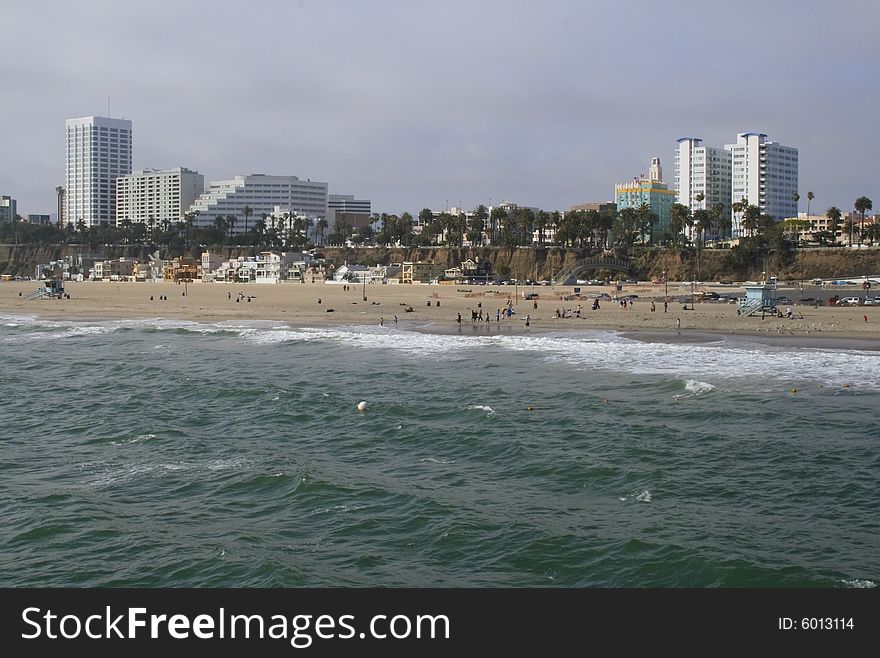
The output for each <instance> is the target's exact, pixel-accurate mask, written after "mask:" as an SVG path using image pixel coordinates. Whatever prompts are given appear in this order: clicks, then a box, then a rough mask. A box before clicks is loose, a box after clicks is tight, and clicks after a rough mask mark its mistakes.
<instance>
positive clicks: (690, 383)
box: [684, 379, 715, 395]
mask: <svg viewBox="0 0 880 658" xmlns="http://www.w3.org/2000/svg"><path fill="white" fill-rule="evenodd" d="M684 390H686V391H688V392H689V393H692V394H693V395H700V394H702V393H708V392H709V391H714V390H715V387H714V386H712V384H710V383H709V382H700V381H697V380H696V379H688V380H685V383H684Z"/></svg>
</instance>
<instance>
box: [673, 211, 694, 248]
mask: <svg viewBox="0 0 880 658" xmlns="http://www.w3.org/2000/svg"><path fill="white" fill-rule="evenodd" d="M690 216H691V211H690V208H688V207H687V206H685V205H683V204H681V203H673V204H672V206H671V207H670V208H669V233H670V239H671V240H672V242H674V243H678V242H679V241H680V238H681V236H682V235H683V234H684V228H685V226H687V225H688V221H689V220H690Z"/></svg>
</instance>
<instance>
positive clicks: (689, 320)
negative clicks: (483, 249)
mask: <svg viewBox="0 0 880 658" xmlns="http://www.w3.org/2000/svg"><path fill="white" fill-rule="evenodd" d="M39 285H40V284H39V283H38V282H35V281H21V282H19V281H16V282H3V283H0V314H11V315H20V316H36V317H39V318H42V319H49V320H69V321H76V322H92V321H97V320H125V319H168V320H191V321H196V322H223V321H236V320H239V321H249V320H250V321H253V320H265V321H272V322H279V323H284V324H286V325H288V326H291V327H331V326H349V325H366V326H369V325H380V324H383V325H386V326H389V327H391V326H394V316H395V315H396V316H397V318H398V326H400V327H401V328H407V329H410V330H415V331H421V332H423V333H437V334H457V333H460V334H462V335H530V334H531V335H547V334H552V333H557V332H559V333H569V332H570V333H580V332H589V331H612V332H614V333H616V334H619V335H621V336H623V337H624V338H630V339H633V340H640V341H646V342H676V343H679V342H686V343H694V344H699V343H705V342H712V341H717V340H718V339H719V338H720V337H725V338H728V339H731V340H737V341H738V340H746V339H747V340H751V341H754V340H759V341H760V342H762V343H768V344H784V345H792V344H796V345H801V346H815V347H840V348H841V349H868V350H880V307H878V306H867V307H843V308H841V307H825V306H820V307H813V306H806V305H803V306H793V307H792V308H793V310H794V311H795V313H798V312H800V313H802V314H803V316H804V317H803V319H801V320H795V319H791V320H789V319H787V318H781V319H780V318H771V317H766V318H764V319H761V318H760V317H741V316H738V315H737V313H736V305H735V304H720V303H709V302H703V303H698V304H697V305H696V307H695V310H683V308H682V304H680V303H670V304H669V307H668V312H666V313H664V312H663V305H662V297H663V288H662V286H651V285H650V284H648V285H643V286H640V287H639V299H637V300H636V301H635V304H634V305H631V306H629V307H628V308H627V309H623V308H622V307H620V306H619V305H618V304H617V303H614V302H610V301H602V302H600V309H599V310H595V311H594V310H591V307H590V304H591V300H587V299H571V298H570V297H571V287H568V286H554V287H553V288H552V289H550V288H547V289H546V290H545V289H542V290H541V291H540V293H539V295H543V296H540V297H539V298H538V300H537V304H535V301H533V300H523V299H522V298H521V297H520V298H517V297H516V296H515V294H516V292H517V291H516V290H515V289H514V287H512V286H505V287H497V288H496V287H494V286H493V287H492V288H493V289H491V290H485V291H482V290H479V289H477V292H476V293H474V290H475V287H473V286H468V287H466V288H465V289H462V288H461V287H456V286H455V285H413V286H410V285H405V286H404V285H399V284H398V285H394V284H389V285H381V284H371V285H367V286H366V287H363V286H361V285H354V284H352V285H351V286H348V288H349V289H348V290H345V286H343V285H338V284H336V285H328V284H323V283H304V284H294V283H285V284H276V285H255V284H248V285H234V284H203V283H199V282H196V283H192V284H188V285H183V284H175V283H170V282H169V283H164V282H160V283H129V282H125V283H121V282H120V283H116V282H95V281H87V282H66V283H65V293H66V294H69V295H70V299H67V298H64V299H45V300H34V301H26V297H27V295H28V294H30V293H32V292H33V291H34V290H35V289H36V288H37V287H39ZM507 288H510V289H509V290H508V289H507ZM652 288H653V289H652ZM603 291H604V292H609V293H610V294H613V292H611V291H610V290H609V289H608V288H597V289H596V290H595V291H593V290H591V291H590V292H603ZM239 293H241V294H243V295H244V297H239ZM623 294H628V291H626V290H625V291H624V293H623ZM564 296H568V297H569V299H565V298H564ZM365 297H366V300H365V299H364V298H365ZM248 298H250V301H248ZM237 299H240V301H236V300H237ZM652 299H654V300H655V308H656V310H655V311H653V312H652V311H651V310H650V305H651V300H652ZM508 301H509V302H510V305H511V308H512V309H513V311H514V315H513V316H512V317H511V318H509V319H508V318H503V319H500V320H499V319H497V318H498V314H499V311H500V310H501V309H503V308H505V307H506V306H507V304H508ZM578 306H580V318H578V317H576V315H577V308H578ZM557 309H559V310H561V311H562V310H570V311H571V312H572V317H569V318H557V317H556V310H557ZM472 312H481V313H483V320H482V321H478V322H472V321H471V313H472ZM459 313H460V314H461V324H459V323H458V321H457V320H458V314H459ZM487 314H488V315H489V319H490V321H489V322H486V321H485V318H486V315H487ZM526 316H528V317H529V326H528V327H526V326H525V318H526ZM865 318H867V321H865ZM678 321H680V330H678V328H677V322H678ZM487 328H488V329H487Z"/></svg>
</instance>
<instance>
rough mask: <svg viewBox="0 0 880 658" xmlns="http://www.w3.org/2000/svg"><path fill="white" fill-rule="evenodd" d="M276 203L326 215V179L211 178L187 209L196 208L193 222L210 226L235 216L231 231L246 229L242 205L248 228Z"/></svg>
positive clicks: (310, 215)
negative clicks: (203, 190) (212, 179)
mask: <svg viewBox="0 0 880 658" xmlns="http://www.w3.org/2000/svg"><path fill="white" fill-rule="evenodd" d="M276 206H277V207H280V208H282V209H284V211H285V212H294V213H297V214H299V215H304V216H305V217H307V218H309V219H320V218H323V217H326V216H327V183H318V182H315V181H311V180H300V179H299V178H298V177H296V176H267V175H266V174H251V175H249V176H236V177H235V178H234V179H232V180H224V181H214V182H212V183H211V184H210V185H209V186H208V189H207V190H206V191H205V192H204V193H203V194H202V195H201V196H200V197H199V198H198V199H196V200H195V201H194V202H193V204H192V206H190V210H197V211H198V212H199V215H198V217H197V218H196V220H195V225H196V226H199V227H209V226H213V225H214V222H215V221H216V219H217V217H219V216H222V217H223V218H224V219H228V217H230V216H232V217H235V223H234V226H233V229H232V231H233V233H244V232H245V214H244V209H245V207H247V208H250V209H251V214H250V216H249V217H248V219H247V230H248V231H252V230H253V228H254V222H256V221H257V220H259V219H262V217H263V215H272V214H273V213H274V212H275V210H276Z"/></svg>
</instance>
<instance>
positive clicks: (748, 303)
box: [737, 282, 776, 315]
mask: <svg viewBox="0 0 880 658" xmlns="http://www.w3.org/2000/svg"><path fill="white" fill-rule="evenodd" d="M745 289H746V296H745V298H744V299H742V300H740V302H739V308H738V309H737V313H739V314H740V315H754V314H755V313H758V312H759V311H770V312H772V313H775V312H776V284H774V283H766V282H765V283H761V284H757V285H752V286H745Z"/></svg>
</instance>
